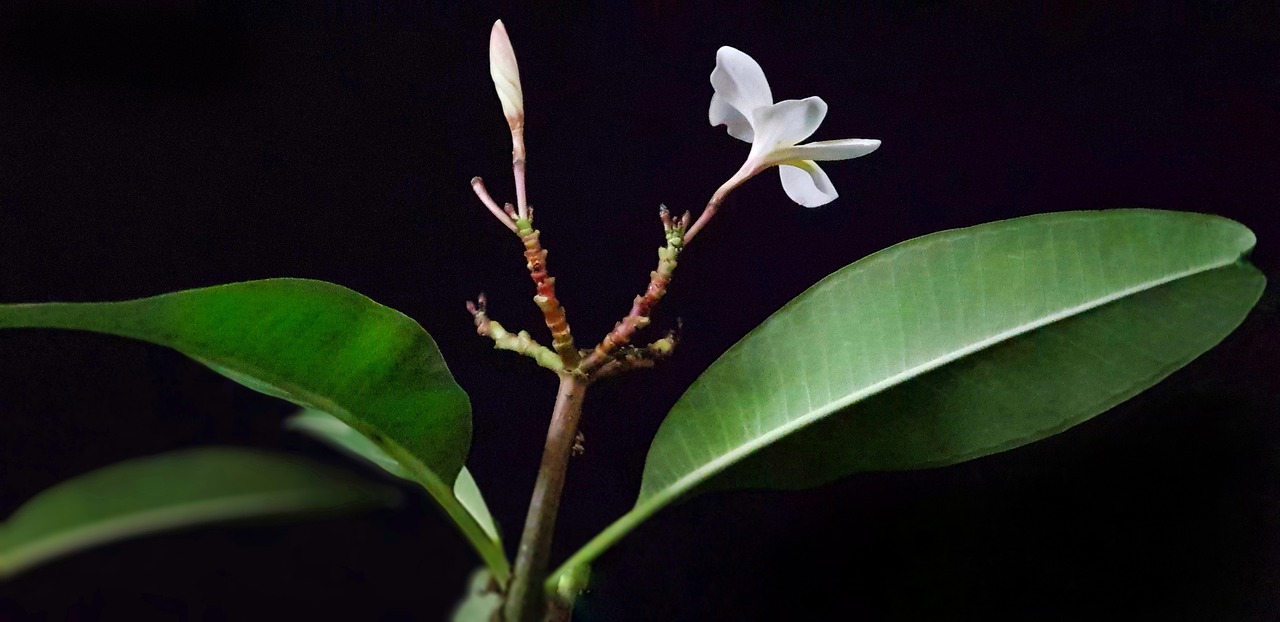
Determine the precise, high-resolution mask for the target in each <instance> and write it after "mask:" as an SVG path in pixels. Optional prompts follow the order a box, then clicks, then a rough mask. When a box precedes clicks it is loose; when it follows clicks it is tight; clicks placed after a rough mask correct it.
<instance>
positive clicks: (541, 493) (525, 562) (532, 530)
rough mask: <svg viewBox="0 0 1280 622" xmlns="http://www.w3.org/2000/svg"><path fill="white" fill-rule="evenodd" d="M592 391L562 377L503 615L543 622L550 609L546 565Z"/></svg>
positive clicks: (514, 619)
mask: <svg viewBox="0 0 1280 622" xmlns="http://www.w3.org/2000/svg"><path fill="white" fill-rule="evenodd" d="M586 394H587V382H586V380H584V379H582V378H580V377H578V376H575V375H573V374H562V375H561V376H560V392H559V394H558V395H556V406H555V410H554V411H553V412H552V414H551V426H550V427H549V428H548V429H547V442H546V445H545V446H544V447H543V450H542V465H541V466H540V467H539V469H538V480H537V482H535V483H534V486H533V498H532V499H530V501H529V514H528V517H527V518H526V519H525V523H524V534H523V535H522V536H521V538H520V549H519V550H518V551H517V552H516V563H515V573H514V575H513V576H512V580H511V587H510V588H509V589H508V590H507V602H506V604H505V606H504V608H503V616H504V619H505V620H506V621H507V622H541V618H542V616H543V614H544V612H545V611H546V593H545V592H544V591H543V583H544V582H546V579H547V565H548V562H549V561H550V556H551V539H552V536H553V535H554V533H555V525H556V514H557V512H559V510H560V495H561V493H562V492H563V491H564V478H565V471H567V470H568V466H569V455H570V454H571V453H572V451H573V439H574V436H576V435H577V432H578V420H579V419H580V418H581V416H582V402H583V399H584V398H585V397H586Z"/></svg>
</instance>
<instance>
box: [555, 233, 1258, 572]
mask: <svg viewBox="0 0 1280 622" xmlns="http://www.w3.org/2000/svg"><path fill="white" fill-rule="evenodd" d="M1253 244H1254V236H1253V234H1252V233H1251V232H1250V231H1249V230H1248V229H1246V228H1245V227H1243V226H1242V225H1240V224H1238V223H1235V222H1233V221H1230V220H1226V219H1223V218H1219V217H1214V216H1207V215H1202V214H1191V213H1177V212H1160V211H1151V210H1114V211H1105V212H1068V213H1056V214H1043V215H1038V216H1030V217H1026V218H1018V219H1014V220H1007V221H1002V222H996V223H991V224H987V225H981V226H976V227H971V228H967V229H958V230H953V231H944V232H941V233H935V234H932V235H927V236H924V237H921V238H917V239H914V240H910V241H907V242H903V243H901V244H898V245H896V246H893V247H891V248H889V249H886V250H884V251H881V252H878V253H875V254H873V255H871V256H869V257H867V258H865V259H862V260H860V261H858V262H855V263H853V264H851V265H849V266H846V267H845V268H843V269H841V270H839V271H837V272H835V273H834V274H832V275H830V276H828V277H827V278H826V279H824V280H822V281H821V282H820V283H818V284H817V285H814V286H813V287H812V288H810V289H809V290H808V291H806V292H804V293H803V294H801V295H800V296H798V297H797V298H796V299H794V300H792V301H791V302H790V303H788V304H787V305H786V306H785V307H784V308H783V309H782V310H780V311H778V312H777V313H776V314H774V315H773V316H772V317H770V318H769V319H768V320H766V321H765V322H764V323H763V324H761V325H760V326H759V327H757V328H756V329H755V330H753V331H752V332H751V333H750V334H748V335H747V336H746V337H745V338H743V339H742V340H741V341H740V342H738V343H737V344H735V345H734V346H733V347H732V348H731V349H730V350H729V351H728V352H726V353H725V354H724V355H723V356H722V357H720V359H719V360H717V361H716V362H715V363H714V364H713V365H712V366H711V367H710V368H709V369H707V371H706V372H704V373H703V374H702V376H701V377H699V378H698V379H697V381H695V382H694V384H693V386H691V387H690V388H689V390H688V391H687V392H686V393H685V394H684V395H683V396H682V397H681V398H680V400H679V401H678V402H677V403H676V405H675V407H674V408H672V410H671V413H670V414H669V415H668V416H667V418H666V420H665V421H664V422H663V424H662V426H661V428H660V429H659V431H658V433H657V436H656V437H655V439H654V441H653V444H652V446H651V447H650V450H649V456H648V458H647V460H646V463H645V471H644V476H643V480H642V484H641V491H640V497H639V500H638V502H637V505H636V508H635V509H634V510H633V511H632V512H630V513H628V514H627V515H625V516H623V517H622V518H621V519H620V520H619V521H618V522H617V523H615V524H614V525H613V526H611V527H610V528H609V529H608V530H606V531H605V532H604V533H602V534H601V535H600V536H599V537H597V539H596V540H595V541H593V542H592V543H590V544H589V545H588V546H587V547H586V548H584V549H583V551H581V552H580V553H579V554H578V555H576V556H575V557H574V558H573V559H572V560H570V563H569V564H568V565H569V566H572V565H575V564H579V563H584V562H587V561H589V560H590V559H593V558H594V557H595V556H597V555H599V553H600V552H601V551H603V550H604V549H605V548H607V547H608V546H609V545H610V544H611V543H612V542H613V541H616V540H617V539H618V538H620V537H621V536H622V535H623V534H625V533H627V532H628V531H629V530H630V529H632V528H633V527H634V526H635V525H636V524H638V523H639V522H641V521H643V520H644V519H645V518H647V517H648V516H649V515H651V514H653V513H654V512H656V511H657V510H658V509H660V508H662V507H664V506H666V505H667V504H669V503H671V502H673V501H674V500H676V499H678V498H681V497H683V496H687V495H689V494H691V493H693V492H695V491H705V490H710V489H731V488H799V487H806V486H813V485H818V484H821V483H824V482H828V481H831V480H833V479H836V478H839V477H842V476H845V475H849V474H852V473H858V472H866V471H885V470H898V469H917V468H924V467H931V466H939V465H946V464H952V463H956V462H960V461H964V460H968V459H971V458H976V457H979V456H983V455H987V454H990V453H994V452H998V451H1003V450H1006V449H1010V448H1013V447H1017V446H1019V445H1023V444H1026V443H1030V442H1033V441H1035V440H1038V439H1042V438H1045V437H1047V436H1050V435H1053V434H1056V433H1058V432H1061V431H1063V430H1065V429H1067V428H1069V427H1071V426H1073V425H1076V424H1078V423H1080V422H1082V421H1084V420H1086V419H1088V418H1090V417H1092V416H1094V415H1096V414H1098V413H1100V412H1103V411H1105V410H1107V409H1108V408H1111V407H1112V406H1114V405H1116V404H1118V403H1119V402H1121V401H1124V400H1126V399H1128V398H1129V397H1132V396H1133V395H1135V394H1137V393H1138V392H1140V391H1142V390H1143V389H1146V388H1147V387H1149V386H1151V385H1152V384H1155V383H1156V382H1158V381H1159V380H1160V379H1162V378H1164V377H1165V376H1167V375H1168V374H1170V373H1172V372H1173V371H1174V370H1176V369H1178V368H1179V367H1181V366H1183V365H1185V364H1187V363H1188V362H1190V361H1191V360H1192V359H1194V358H1195V357H1197V356H1199V355H1200V354H1201V353H1203V352H1204V351H1206V350H1208V349H1209V348H1211V347H1213V346H1214V345H1215V344H1217V343H1218V342H1219V341H1221V340H1222V339H1223V338H1224V337H1226V335H1227V334H1228V333H1230V332H1231V331H1232V330H1233V329H1234V328H1235V327H1236V326H1238V325H1239V323H1240V322H1241V321H1242V320H1243V319H1244V317H1245V315H1246V314H1247V313H1248V311H1249V309H1250V308H1252V307H1253V305H1254V303H1255V302H1256V301H1257V299H1258V297H1259V296H1260V294H1261V292H1262V288H1263V286H1264V284H1265V279H1264V278H1263V276H1262V275H1261V273H1259V272H1258V271H1257V269H1255V268H1253V267H1252V266H1250V265H1248V264H1247V263H1244V262H1243V260H1242V257H1243V256H1244V255H1245V254H1246V253H1247V252H1248V251H1249V250H1250V249H1251V248H1252V247H1253Z"/></svg>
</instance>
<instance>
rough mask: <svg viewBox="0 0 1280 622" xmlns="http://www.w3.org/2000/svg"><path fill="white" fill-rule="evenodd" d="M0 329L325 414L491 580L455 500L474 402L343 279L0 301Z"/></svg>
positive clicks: (432, 356) (479, 544) (407, 331)
mask: <svg viewBox="0 0 1280 622" xmlns="http://www.w3.org/2000/svg"><path fill="white" fill-rule="evenodd" d="M0 328H65V329H78V330H89V331H95V332H101V333H108V334H113V335H120V336H124V337H132V338H135V339H141V340H144V341H149V342H152V343H156V344H160V345H164V346H169V347H171V348H174V349H176V350H178V351H180V352H182V353H184V354H186V355H188V356H190V357H192V358H194V359H196V360H198V361H200V362H202V363H204V364H205V365H208V366H209V367H210V368H212V369H213V370H214V371H217V372H218V373H221V374H223V375H225V376H227V377H228V378H231V379H232V380H235V381H236V382H239V383H241V384H243V385H245V386H247V387H249V388H251V389H254V390H256V391H260V392H263V393H266V394H268V395H272V396H275V397H279V398H283V399H286V400H289V401H291V402H293V403H295V404H298V405H300V406H304V407H309V408H316V409H318V410H321V411H324V412H327V413H331V414H332V415H334V416H335V417H337V418H338V419H340V420H341V421H342V422H343V423H345V424H347V425H348V426H351V427H352V428H354V429H355V430H357V431H359V432H360V434H362V435H364V436H365V437H367V438H368V439H371V441H372V442H373V443H375V444H376V445H377V446H378V447H379V448H380V449H381V450H382V451H383V452H385V453H386V454H387V455H389V456H391V457H393V458H394V460H395V461H396V462H397V463H399V464H400V465H401V466H402V467H403V468H404V469H406V471H407V472H408V473H409V475H410V476H411V477H412V479H414V480H415V481H417V482H419V483H420V484H422V485H423V486H424V487H426V488H427V490H428V491H429V492H430V493H431V495H432V496H433V497H435V498H436V500H437V501H439V502H440V504H441V507H443V508H444V509H445V511H446V512H447V513H448V514H449V516H450V517H451V518H452V519H453V520H454V522H455V523H457V525H458V526H459V528H460V529H461V530H462V532H463V534H464V535H466V536H467V538H468V539H469V540H470V541H471V543H472V544H473V545H474V546H475V547H476V549H477V551H478V552H479V553H480V554H481V556H482V557H484V558H485V560H486V562H487V563H488V564H489V565H490V567H491V568H492V569H493V571H494V573H495V574H496V575H498V576H505V573H506V572H507V562H506V559H505V556H503V555H502V552H501V550H500V549H498V550H495V549H494V547H493V546H492V539H491V538H489V537H488V536H487V535H486V534H485V533H484V531H485V530H484V529H483V528H481V526H480V525H479V524H478V523H476V521H475V520H474V519H473V518H472V516H471V514H470V513H469V512H467V511H465V510H462V509H461V507H460V506H459V504H458V503H457V502H456V499H455V495H454V491H453V486H452V485H451V483H452V482H454V481H455V480H456V479H457V477H458V474H459V473H460V472H461V470H462V466H463V463H464V462H465V460H466V455H467V451H468V449H469V447H470V444H471V406H470V403H469V401H468V399H467V395H466V393H464V392H463V391H462V388H461V387H459V386H458V384H457V383H456V382H454V380H453V376H452V375H451V374H450V373H449V369H448V367H447V366H446V365H445V362H444V359H443V358H442V357H441V356H440V351H439V349H438V348H437V347H436V344H435V341H433V340H432V339H431V336H430V335H428V334H427V333H426V331H424V330H423V329H422V327H421V326H419V325H418V323H417V322H414V321H413V320H412V319H410V318H409V317H407V316H405V315H404V314H403V313H400V312H399V311H396V310H394V309H391V308H389V307H385V306H383V305H380V304H378V303H376V302H374V301H372V300H370V299H369V298H367V297H365V296H362V295H360V294H358V293H356V292H354V291H351V290H349V289H347V288H345V287H341V286H338V285H334V284H332V283H325V282H323V281H311V280H304V279H268V280H263V281H250V282H245V283H232V284H229V285H219V286H216V287H207V288H202V289H193V290H187V291H180V292H174V293H171V294H163V295H160V296H153V297H150V298H142V299H138V300H130V301H125V302H105V303H46V304H14V305H2V306H0Z"/></svg>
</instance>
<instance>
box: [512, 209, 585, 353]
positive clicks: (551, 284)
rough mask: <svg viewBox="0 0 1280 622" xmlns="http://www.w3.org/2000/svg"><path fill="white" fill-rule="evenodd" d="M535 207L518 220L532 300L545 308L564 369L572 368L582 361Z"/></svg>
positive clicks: (553, 343) (545, 318)
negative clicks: (549, 266) (534, 220)
mask: <svg viewBox="0 0 1280 622" xmlns="http://www.w3.org/2000/svg"><path fill="white" fill-rule="evenodd" d="M532 216H533V210H532V209H530V210H529V218H521V219H520V220H517V221H516V225H517V226H518V227H519V231H517V233H519V234H520V241H521V243H523V244H524V258H525V264H526V266H527V267H528V268H529V276H530V277H531V278H532V279H533V284H534V287H536V288H537V292H538V293H537V295H535V296H534V297H533V301H534V302H535V303H537V305H538V308H539V309H542V317H543V320H545V321H546V323H547V328H548V329H550V330H551V347H552V348H554V349H555V351H556V353H557V354H559V355H560V360H562V361H564V366H565V369H573V368H574V367H575V366H577V365H578V362H579V361H580V360H581V355H580V354H578V348H577V346H575V345H573V334H572V333H571V332H570V330H569V321H568V319H566V317H565V314H564V307H561V306H560V300H559V299H557V298H556V279H555V277H552V276H550V275H548V274H547V251H546V250H545V249H543V248H542V243H541V242H540V241H539V240H538V237H539V235H540V233H539V232H538V230H536V229H534V228H533V226H532V223H531V219H532Z"/></svg>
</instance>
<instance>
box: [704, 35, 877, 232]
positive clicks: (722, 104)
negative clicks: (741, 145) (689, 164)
mask: <svg viewBox="0 0 1280 622" xmlns="http://www.w3.org/2000/svg"><path fill="white" fill-rule="evenodd" d="M711 86H712V87H714V88H715V94H714V95H712V96H711V110H710V113H709V115H708V117H709V118H710V120H711V125H724V126H725V127H726V128H727V129H728V131H729V135H730V136H732V137H734V138H737V139H738V140H742V141H746V142H749V143H751V153H750V155H748V156H747V161H746V163H745V164H743V165H742V168H741V169H740V170H739V171H738V172H737V174H735V175H734V176H733V178H732V179H730V180H729V182H728V183H726V184H725V185H726V186H727V187H729V188H732V187H734V186H737V185H738V184H741V183H742V182H744V181H746V180H747V179H748V178H750V177H752V176H754V175H755V174H757V173H759V172H760V171H762V170H764V169H766V168H769V167H770V166H777V167H778V172H779V174H780V175H781V176H782V189H783V190H785V191H786V192H787V196H788V197H791V200H792V201H795V202H796V203H799V204H800V205H803V206H805V207H818V206H819V205H825V204H827V203H830V202H831V201H833V200H834V199H835V198H836V197H837V196H839V195H838V194H837V193H836V189H835V187H834V186H832V185H831V179H829V178H828V177H827V174H826V173H824V172H823V171H822V169H821V168H819V167H818V163H817V161H820V160H848V159H851V158H856V157H859V156H864V155H867V154H868V153H871V152H872V151H875V150H876V148H877V147H879V146H880V141H878V140H867V139H862V138H846V139H843V140H824V141H818V142H812V143H808V144H804V145H801V144H798V143H799V142H800V141H802V140H804V139H806V138H808V137H809V136H810V135H811V134H813V132H814V131H815V130H817V129H818V126H819V125H820V124H822V119H823V118H824V117H826V116H827V103H826V102H824V101H822V98H821V97H807V98H805V99H799V100H797V99H788V100H785V101H780V102H778V103H776V104H775V103H773V93H772V92H771V91H770V90H769V81H768V80H766V79H765V77H764V71H763V70H762V69H760V65H759V64H758V63H756V61H755V59H753V58H751V57H750V56H747V55H746V54H745V53H743V52H742V51H740V50H737V49H734V48H731V47H728V46H725V47H722V48H720V50H719V51H718V52H716V68H715V71H712V72H711Z"/></svg>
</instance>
